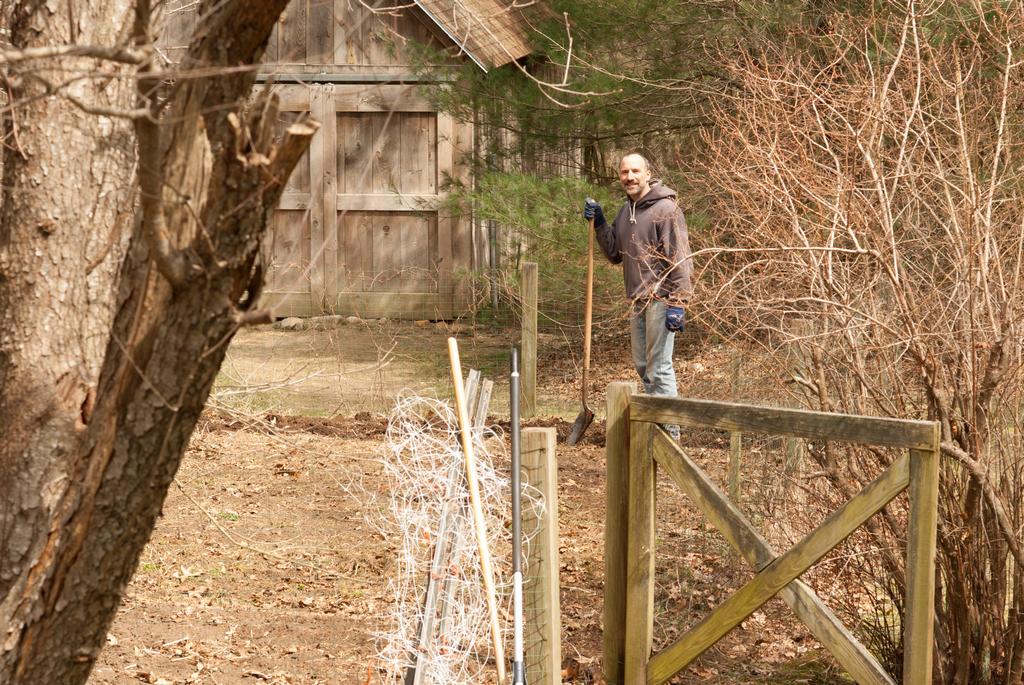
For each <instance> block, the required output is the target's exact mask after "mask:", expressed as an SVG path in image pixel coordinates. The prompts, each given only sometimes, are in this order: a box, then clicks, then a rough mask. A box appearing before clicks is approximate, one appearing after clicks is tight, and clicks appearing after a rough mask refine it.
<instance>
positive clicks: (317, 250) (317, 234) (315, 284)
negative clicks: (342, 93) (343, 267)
mask: <svg viewBox="0 0 1024 685" xmlns="http://www.w3.org/2000/svg"><path fill="white" fill-rule="evenodd" d="M326 101H327V94H326V92H325V91H324V88H323V87H321V86H314V87H313V88H312V89H311V93H310V113H311V114H312V115H313V116H315V117H316V118H317V119H320V120H321V121H323V119H322V116H323V111H324V108H325V105H326ZM326 153H327V150H325V149H324V138H323V129H322V128H321V129H320V130H318V131H317V132H316V135H314V136H313V140H312V141H311V142H310V145H309V148H308V150H307V151H306V156H307V157H308V158H309V160H308V164H309V166H308V173H309V176H310V179H315V183H316V188H315V192H313V190H314V188H313V181H312V180H311V181H310V185H309V187H308V190H309V192H310V200H311V202H310V212H309V241H310V242H309V288H310V297H312V299H313V302H315V303H317V302H318V303H320V304H321V306H323V305H324V304H325V303H326V301H327V278H328V277H327V272H326V271H325V269H324V259H323V257H324V243H325V242H326V238H325V236H326V231H325V208H324V198H325V194H324V192H323V183H324V174H325V171H326V168H327V160H326ZM331 278H332V279H333V278H334V277H333V274H332V276H331Z"/></svg>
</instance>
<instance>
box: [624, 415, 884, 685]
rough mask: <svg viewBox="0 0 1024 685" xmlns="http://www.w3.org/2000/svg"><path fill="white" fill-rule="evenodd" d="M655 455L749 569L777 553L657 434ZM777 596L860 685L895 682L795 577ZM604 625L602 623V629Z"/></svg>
mask: <svg viewBox="0 0 1024 685" xmlns="http://www.w3.org/2000/svg"><path fill="white" fill-rule="evenodd" d="M654 457H655V459H656V460H657V462H658V465H659V466H661V467H662V468H664V469H665V471H666V472H667V473H668V474H669V476H671V478H672V480H673V481H674V482H675V483H676V485H678V486H679V487H680V488H681V489H682V490H683V492H685V493H686V494H687V496H688V497H689V498H690V499H691V500H692V501H693V502H694V503H695V504H696V505H697V507H698V508H699V509H700V510H701V511H702V512H703V513H704V515H705V516H707V518H708V520H709V521H710V522H711V524H712V525H713V526H715V528H717V529H718V530H719V531H720V532H721V533H722V536H723V537H724V538H725V539H726V540H727V541H728V542H729V544H730V545H731V546H732V548H733V549H734V550H736V552H738V553H739V554H740V556H742V557H743V558H744V559H745V560H746V562H747V563H748V564H750V566H751V567H753V568H754V569H755V570H761V569H763V568H764V567H765V566H767V565H768V564H770V563H771V562H772V561H773V560H774V559H775V558H776V557H777V556H778V555H777V554H776V552H775V550H774V549H772V547H771V545H769V544H768V541H767V540H765V539H764V538H763V537H761V535H760V534H759V533H758V532H757V530H756V529H755V528H754V526H753V525H752V524H751V523H750V521H748V520H747V518H746V517H745V516H744V515H743V513H742V512H741V511H740V510H739V509H737V508H736V506H735V505H734V504H733V503H732V502H731V501H729V499H727V498H726V496H725V494H724V493H722V491H721V490H719V489H718V486H716V485H715V483H714V482H713V481H712V480H711V479H710V478H709V477H708V476H707V474H705V473H704V472H703V471H702V470H701V469H700V467H699V466H697V464H695V463H694V462H693V460H691V459H690V457H689V456H688V455H687V454H686V452H685V451H684V450H682V449H681V448H680V447H679V445H678V444H676V442H675V441H674V440H671V439H669V438H667V437H666V436H665V435H664V434H659V435H658V438H657V439H656V440H655V446H654ZM609 471H610V468H609ZM606 583H607V581H606ZM779 596H780V597H781V598H782V599H783V601H785V602H786V604H788V605H789V607H790V608H791V609H793V611H794V613H796V615H797V616H798V617H799V618H800V620H801V621H803V622H804V625H806V626H807V627H808V628H809V629H810V630H811V633H812V634H813V635H814V637H815V638H816V639H817V640H818V642H820V643H821V644H822V645H824V647H825V648H826V649H828V650H829V652H831V654H832V655H833V656H834V657H835V658H836V661H838V662H839V665H840V666H842V667H843V668H844V669H846V671H847V673H849V674H850V675H851V676H852V677H853V678H854V680H856V681H857V682H858V683H859V684H860V685H895V681H894V680H893V679H892V677H891V676H890V675H889V674H888V673H887V672H886V671H885V669H884V668H883V667H882V665H881V664H880V663H878V660H877V659H875V657H874V656H873V655H872V654H871V652H869V651H868V650H867V648H866V647H864V645H862V644H861V643H860V642H859V641H858V640H857V638H856V637H854V635H853V633H851V632H850V631H849V630H848V629H847V628H846V626H844V625H843V623H842V621H840V620H839V618H838V617H836V615H835V614H833V613H832V611H831V610H829V608H828V607H827V606H825V604H824V603H823V602H822V601H821V599H819V598H818V596H817V595H816V594H815V593H814V590H812V589H811V588H810V587H809V586H808V585H806V584H805V583H803V582H802V581H800V580H794V581H793V582H791V583H790V584H789V585H787V586H786V587H784V588H783V589H782V590H780V591H779ZM607 625H608V622H607V621H605V626H606V630H607ZM612 682H614V681H612Z"/></svg>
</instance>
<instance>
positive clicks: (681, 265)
mask: <svg viewBox="0 0 1024 685" xmlns="http://www.w3.org/2000/svg"><path fill="white" fill-rule="evenodd" d="M595 232H596V234H597V242H598V243H599V244H600V245H601V249H602V250H604V253H605V255H606V256H607V257H608V259H609V260H610V261H611V263H612V264H620V263H621V264H622V273H623V275H624V276H625V280H626V296H627V297H629V299H630V300H632V301H633V302H645V301H647V300H648V299H650V298H651V297H654V298H657V299H659V300H664V301H665V302H667V303H669V304H672V305H677V306H682V305H684V304H686V303H687V302H688V301H689V300H690V296H691V295H692V294H693V288H692V287H691V285H690V274H691V272H692V271H693V263H692V260H691V259H690V241H689V238H688V236H687V233H686V219H684V218H683V212H682V210H681V209H680V208H679V205H677V204H676V191H674V190H672V189H671V188H669V187H667V186H664V185H661V184H660V183H658V182H657V181H652V182H651V189H650V190H649V191H648V192H647V194H646V195H644V196H643V197H642V198H640V200H639V201H638V202H636V203H635V204H634V203H633V201H632V200H630V199H629V198H627V199H626V203H625V204H624V205H623V206H622V209H620V210H619V213H618V214H617V215H616V217H615V220H614V221H612V222H611V224H607V223H606V224H603V225H602V226H597V227H595Z"/></svg>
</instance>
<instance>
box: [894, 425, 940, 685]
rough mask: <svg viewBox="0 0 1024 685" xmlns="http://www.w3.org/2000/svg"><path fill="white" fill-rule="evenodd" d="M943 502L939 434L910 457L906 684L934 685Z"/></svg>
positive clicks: (905, 641) (904, 658) (905, 648)
mask: <svg viewBox="0 0 1024 685" xmlns="http://www.w3.org/2000/svg"><path fill="white" fill-rule="evenodd" d="M938 499H939V432H938V429H937V428H936V431H935V437H934V448H933V449H931V450H912V451H911V453H910V518H909V520H908V522H907V529H908V530H907V599H906V614H905V616H904V622H905V624H906V625H905V628H904V635H903V644H904V654H903V674H904V678H903V682H904V683H906V685H931V682H932V650H933V645H934V643H935V535H936V525H937V522H938Z"/></svg>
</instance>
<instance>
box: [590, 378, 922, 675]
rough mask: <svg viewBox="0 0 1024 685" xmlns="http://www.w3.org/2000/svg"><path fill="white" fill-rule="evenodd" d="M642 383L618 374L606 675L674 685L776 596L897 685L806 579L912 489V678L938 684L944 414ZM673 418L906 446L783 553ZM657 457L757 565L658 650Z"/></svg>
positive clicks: (854, 660)
mask: <svg viewBox="0 0 1024 685" xmlns="http://www.w3.org/2000/svg"><path fill="white" fill-rule="evenodd" d="M632 388H633V386H632V385H631V384H625V383H613V384H612V385H611V386H609V389H608V424H607V425H608V429H607V443H606V444H607V447H606V449H607V454H608V518H607V523H606V536H607V538H606V542H605V562H606V574H607V576H606V580H605V617H604V618H605V673H606V676H607V680H608V682H609V683H626V684H628V685H659V684H660V683H664V682H665V681H667V680H668V679H669V678H671V677H672V676H674V675H675V674H676V673H678V672H679V671H681V670H683V669H685V668H686V667H687V665H689V664H690V663H691V662H692V661H693V660H694V659H696V658H697V657H698V656H700V655H701V654H702V653H703V652H704V651H705V650H707V649H708V648H709V647H711V646H712V645H714V644H715V643H716V642H717V641H718V640H719V639H721V638H722V637H723V636H725V635H726V634H727V633H728V632H729V631H730V630H732V629H733V628H735V627H736V626H737V625H739V624H740V623H741V622H742V621H743V620H745V619H746V618H747V617H748V616H750V615H751V614H752V613H753V612H754V611H756V610H757V609H758V608H759V607H761V605H763V604H764V603H765V602H767V601H768V600H769V599H771V598H772V597H774V596H775V595H776V594H778V595H779V596H780V597H781V598H782V599H783V600H784V601H785V602H786V603H787V604H788V605H789V606H790V607H791V608H792V609H793V611H794V612H795V613H796V614H797V616H798V617H799V618H800V619H801V620H802V621H803V622H804V623H805V624H806V625H807V627H808V628H809V629H810V630H811V632H812V633H813V634H814V636H815V637H816V638H817V640H818V641H819V642H820V643H821V644H822V645H823V646H824V647H825V648H827V649H828V650H829V651H830V652H831V653H832V654H833V656H835V658H836V660H837V661H838V662H839V664H840V665H841V666H842V667H843V668H844V669H845V670H846V671H847V672H848V673H849V674H850V675H851V676H852V677H853V678H854V679H855V680H856V681H857V682H858V683H861V685H868V684H870V685H876V684H877V685H881V684H886V685H895V681H894V680H893V678H892V677H891V676H890V675H889V674H888V673H887V672H886V671H885V670H884V669H883V668H882V666H881V665H880V664H879V663H878V661H877V660H876V659H875V658H874V656H873V655H872V654H871V653H870V652H869V651H868V650H867V649H865V648H864V646H863V645H861V644H860V643H859V642H858V641H857V640H856V639H855V638H854V637H853V635H852V634H851V633H850V631H849V630H848V629H847V628H846V627H845V626H843V624H842V623H841V622H840V621H839V619H838V618H837V617H836V616H835V615H834V614H833V613H832V612H831V611H830V610H829V609H828V607H827V606H825V605H824V604H823V603H822V602H821V600H820V599H819V598H818V597H817V595H816V594H815V593H814V592H813V590H811V588H810V587H809V586H807V585H806V584H805V583H802V582H801V581H799V580H798V578H799V576H800V575H801V574H803V573H804V572H805V571H806V570H807V569H808V568H810V567H811V566H813V565H814V564H816V563H817V562H818V561H819V560H820V559H821V558H822V557H824V556H825V554H827V553H828V552H829V550H831V549H832V548H833V547H835V546H836V545H838V544H839V543H840V542H842V541H843V540H844V539H846V537H847V536H849V535H850V534H851V533H853V531H854V530H856V529H857V528H858V527H859V526H861V525H862V524H863V523H864V522H865V521H867V520H868V519H869V518H871V517H872V516H873V515H874V514H875V513H877V512H878V511H880V510H881V509H882V508H883V507H884V506H885V505H886V504H887V503H889V502H890V501H891V500H892V499H893V498H894V497H896V496H897V495H898V494H899V493H901V492H902V491H903V490H905V489H908V488H909V495H910V512H909V518H908V522H907V526H908V532H907V550H906V554H907V594H906V602H905V605H906V612H905V617H904V620H905V624H904V626H903V628H904V663H903V683H904V684H905V685H926V684H930V683H931V682H932V642H933V634H934V633H933V631H934V626H933V623H934V597H935V529H936V517H937V500H938V463H939V426H938V424H937V423H933V422H925V421H905V420H896V419H886V418H874V417H865V416H851V415H844V414H827V413H820V412H810V411H800V410H794V409H770V408H764V407H756V406H749V405H740V404H730V403H724V402H708V401H702V400H687V399H676V398H663V397H650V396H643V395H634V394H632ZM666 423H672V424H679V425H681V426H683V427H684V429H685V427H699V428H714V429H719V430H724V431H743V432H758V433H767V434H774V435H782V436H793V437H799V438H805V439H811V440H834V441H841V442H850V443H858V444H866V445H877V446H885V447H895V448H903V449H906V450H908V452H907V453H905V454H903V455H902V456H901V457H899V458H898V459H897V460H896V461H895V462H894V463H893V464H891V465H890V466H889V468H887V469H886V470H885V471H884V472H883V473H882V474H881V475H880V476H879V477H878V478H876V479H875V480H874V481H873V482H871V483H870V484H869V485H867V486H866V487H865V488H864V489H863V490H862V491H861V492H860V493H858V494H857V495H855V496H854V497H853V498H852V499H850V500H849V501H848V502H846V503H845V504H844V505H843V506H841V507H840V508H839V509H838V510H836V511H835V512H834V513H833V514H832V515H831V516H830V517H828V519H826V520H825V521H824V523H822V524H821V525H820V526H818V528H816V529H815V530H814V531H812V532H811V533H810V534H808V535H807V536H806V537H804V538H803V539H802V540H800V541H799V542H798V543H796V544H795V545H794V546H793V547H792V548H790V550H789V551H787V552H785V553H783V554H777V553H776V552H775V550H773V549H772V548H771V546H770V545H769V544H768V542H767V541H766V540H765V539H764V538H762V537H761V535H760V534H759V533H758V532H757V531H756V530H755V529H754V527H753V526H752V525H751V524H750V523H749V522H748V521H747V519H746V518H745V517H744V516H743V514H742V513H741V512H740V511H739V509H737V508H736V507H735V505H733V503H732V502H730V501H729V500H728V498H727V497H726V496H725V494H724V493H723V492H722V491H721V490H720V489H719V488H718V487H717V486H716V485H715V484H714V483H713V482H712V481H711V480H710V479H709V478H708V477H707V475H705V473H704V472H703V471H702V470H701V469H700V468H699V467H698V466H697V465H696V464H695V463H694V462H693V461H692V460H691V459H690V458H689V457H688V456H687V454H686V453H685V452H684V451H683V450H682V449H680V447H679V445H678V444H677V443H676V442H675V441H673V440H672V439H671V438H670V437H669V436H668V434H667V433H665V431H664V430H662V429H661V428H659V426H658V424H666ZM655 464H657V465H658V466H660V467H661V468H663V469H664V470H665V471H666V472H667V473H668V475H669V476H670V477H671V478H672V480H673V481H674V482H675V483H676V485H678V486H679V487H680V488H681V489H682V490H683V491H684V492H685V493H686V494H687V495H688V496H689V497H690V498H691V499H692V500H693V502H694V503H695V504H696V505H697V506H698V507H699V508H700V510H701V511H702V512H703V513H704V515H705V516H707V518H708V520H709V521H710V522H711V523H712V524H713V525H714V526H715V527H716V528H717V529H718V530H719V531H720V532H721V533H722V535H723V536H724V537H725V538H726V540H727V541H728V542H729V544H730V545H731V546H732V547H733V548H734V549H735V550H736V551H737V552H738V553H739V554H740V555H741V556H742V557H743V558H744V559H745V560H746V561H747V562H748V563H749V564H750V565H751V566H752V567H753V568H754V569H755V570H756V571H757V575H756V576H755V577H754V578H753V579H752V580H750V582H748V583H747V584H746V585H744V586H743V587H742V588H740V589H739V590H737V591H736V592H735V593H733V595H732V596H730V597H729V598H728V599H726V600H725V601H724V602H723V603H722V604H721V605H720V606H718V607H717V608H716V609H715V610H714V611H712V612H711V613H710V614H709V615H708V616H706V617H705V618H704V619H703V620H702V621H700V622H699V623H698V624H697V625H696V626H694V627H693V628H692V629H691V630H690V631H689V632H687V633H686V634H685V635H683V636H682V637H680V638H679V639H677V640H676V641H675V642H674V643H672V644H671V645H669V646H668V647H666V648H664V649H662V650H661V651H659V652H658V653H657V654H654V655H651V646H652V637H653V625H654V615H653V609H654V559H655V555H654V551H655V532H656V531H655V509H654V507H655V501H654V488H655ZM624 492H625V493H627V494H626V496H625V497H623V493H624ZM623 549H625V550H626V554H625V555H623V554H622V550H623ZM619 598H624V601H622V599H619Z"/></svg>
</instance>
